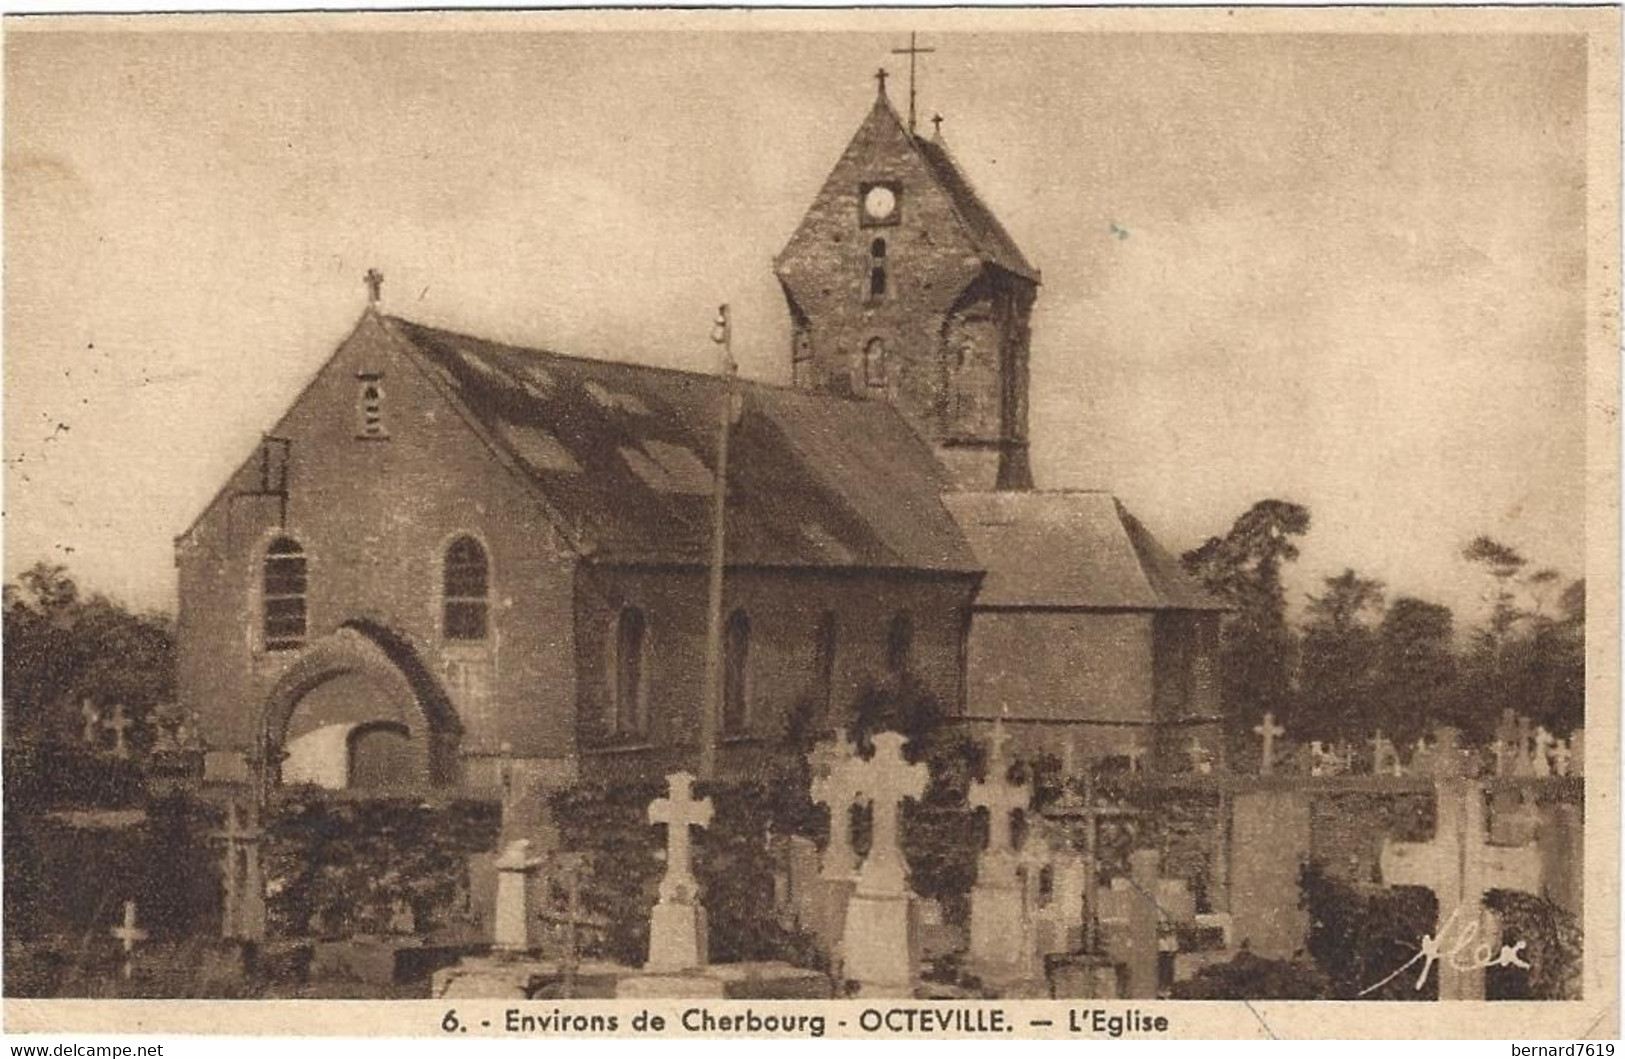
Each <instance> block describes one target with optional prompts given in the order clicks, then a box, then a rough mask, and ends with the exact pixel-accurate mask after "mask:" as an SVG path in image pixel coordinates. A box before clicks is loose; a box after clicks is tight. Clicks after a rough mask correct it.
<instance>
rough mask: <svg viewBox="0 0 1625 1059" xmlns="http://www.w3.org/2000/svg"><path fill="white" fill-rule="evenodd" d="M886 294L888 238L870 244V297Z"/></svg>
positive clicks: (880, 296)
mask: <svg viewBox="0 0 1625 1059" xmlns="http://www.w3.org/2000/svg"><path fill="white" fill-rule="evenodd" d="M885 296H886V240H884V239H876V240H875V241H874V242H872V243H870V244H869V297H871V298H884V297H885Z"/></svg>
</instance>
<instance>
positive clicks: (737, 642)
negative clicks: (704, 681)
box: [722, 610, 750, 735]
mask: <svg viewBox="0 0 1625 1059" xmlns="http://www.w3.org/2000/svg"><path fill="white" fill-rule="evenodd" d="M749 724H750V618H749V617H747V616H746V614H745V612H744V611H742V610H736V611H734V612H733V613H732V614H730V615H728V627H727V629H726V631H725V633H724V636H723V653H722V733H723V734H724V735H740V734H743V733H744V732H745V730H746V728H747V727H748V726H749Z"/></svg>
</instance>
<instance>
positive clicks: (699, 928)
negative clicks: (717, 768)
mask: <svg viewBox="0 0 1625 1059" xmlns="http://www.w3.org/2000/svg"><path fill="white" fill-rule="evenodd" d="M649 823H651V824H656V825H658V824H664V825H666V874H665V875H664V876H662V877H661V879H660V891H659V893H660V897H659V900H657V901H656V902H655V906H654V910H653V911H652V912H651V913H650V917H649V960H648V962H647V963H646V964H645V965H644V967H645V968H646V969H647V970H651V971H659V972H668V971H688V970H695V969H698V968H702V967H704V966H705V965H706V962H707V957H708V948H707V927H706V918H705V906H704V905H703V904H702V903H701V901H700V894H699V882H698V880H696V879H695V878H694V865H693V859H692V855H691V851H690V846H689V828H691V827H709V826H710V824H711V799H709V798H696V797H694V777H693V775H691V774H690V773H687V772H674V773H672V774H671V775H669V776H667V777H666V797H664V798H657V799H656V800H655V801H654V802H653V803H651V804H650V806H649Z"/></svg>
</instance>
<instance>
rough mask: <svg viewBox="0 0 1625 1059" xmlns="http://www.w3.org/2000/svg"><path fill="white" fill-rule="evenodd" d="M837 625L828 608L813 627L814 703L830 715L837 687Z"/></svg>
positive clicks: (833, 614) (825, 713)
mask: <svg viewBox="0 0 1625 1059" xmlns="http://www.w3.org/2000/svg"><path fill="white" fill-rule="evenodd" d="M836 635H837V626H836V624H835V613H834V611H828V610H826V611H825V612H824V613H823V615H822V616H821V617H820V618H819V619H818V625H817V626H816V627H815V628H814V629H813V686H812V699H813V705H814V707H815V708H816V709H818V710H819V711H820V712H821V713H822V715H823V716H826V717H827V716H829V704H830V693H831V692H832V691H833V690H834V687H835V647H836Z"/></svg>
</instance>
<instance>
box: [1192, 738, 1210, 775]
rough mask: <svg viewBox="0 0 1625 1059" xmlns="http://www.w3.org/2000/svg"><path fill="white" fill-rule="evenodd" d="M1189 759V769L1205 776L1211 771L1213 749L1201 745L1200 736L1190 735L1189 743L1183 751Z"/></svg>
mask: <svg viewBox="0 0 1625 1059" xmlns="http://www.w3.org/2000/svg"><path fill="white" fill-rule="evenodd" d="M1185 753H1186V754H1187V755H1189V757H1190V759H1191V771H1192V772H1194V773H1196V774H1197V775H1201V776H1206V775H1208V774H1209V773H1211V772H1212V771H1213V751H1211V750H1209V749H1208V748H1207V747H1205V746H1203V745H1202V737H1201V736H1195V735H1193V736H1191V745H1190V747H1189V748H1188V749H1187V750H1186V751H1185Z"/></svg>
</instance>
